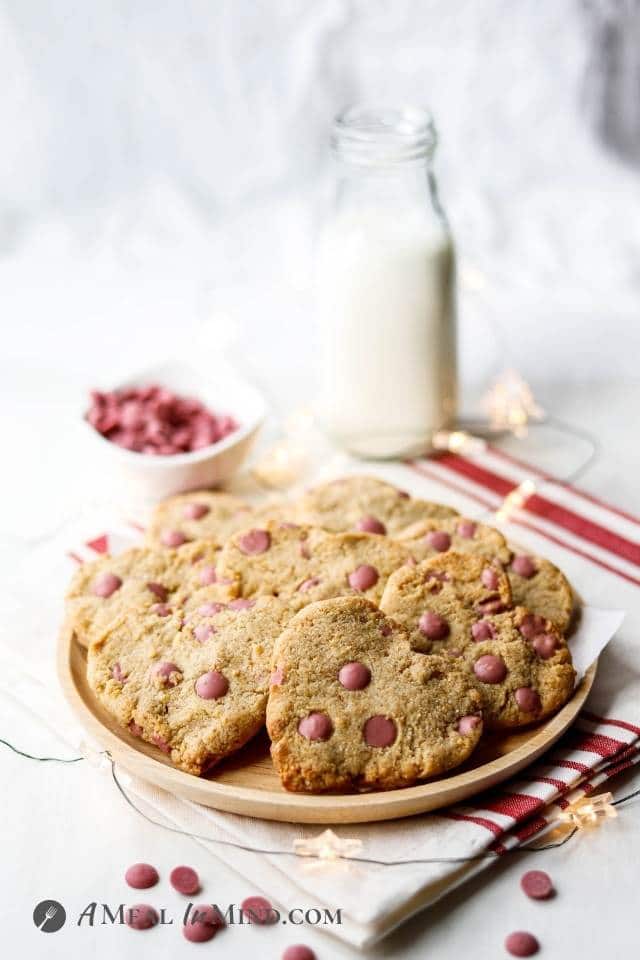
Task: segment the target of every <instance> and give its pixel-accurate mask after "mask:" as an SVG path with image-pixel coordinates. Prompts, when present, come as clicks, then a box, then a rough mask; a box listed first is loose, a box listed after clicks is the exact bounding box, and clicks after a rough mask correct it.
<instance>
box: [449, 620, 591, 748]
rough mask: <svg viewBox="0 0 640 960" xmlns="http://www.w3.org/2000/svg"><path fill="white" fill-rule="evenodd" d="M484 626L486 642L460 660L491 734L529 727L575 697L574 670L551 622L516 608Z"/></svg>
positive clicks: (479, 642) (471, 647)
mask: <svg viewBox="0 0 640 960" xmlns="http://www.w3.org/2000/svg"><path fill="white" fill-rule="evenodd" d="M480 623H481V624H482V625H483V627H484V628H485V629H484V630H483V639H479V640H477V641H476V642H475V643H473V644H470V645H468V646H467V647H466V649H465V650H464V652H463V654H462V658H461V659H462V660H464V662H465V663H467V665H468V668H469V671H470V674H471V675H472V676H474V677H475V678H476V681H477V684H478V690H479V691H480V695H481V697H482V713H483V717H484V722H485V725H486V727H487V729H488V730H501V729H507V728H512V727H522V726H526V725H527V724H530V723H535V722H537V721H538V720H542V719H544V717H548V716H549V715H550V714H552V713H555V712H556V711H557V710H559V709H560V707H561V706H562V705H563V704H564V703H566V702H567V700H568V699H569V697H570V696H571V694H572V693H573V687H574V683H575V670H574V669H573V664H572V662H571V654H570V652H569V648H568V646H567V644H566V642H565V640H564V639H563V637H562V634H561V633H560V632H559V631H558V630H557V629H556V627H555V626H554V625H553V624H552V623H551V621H549V620H546V621H545V620H543V619H542V618H540V617H537V616H536V615H535V614H533V613H532V612H531V611H529V610H526V609H525V608H524V607H516V609H515V610H508V611H506V612H505V613H499V614H496V615H491V616H488V617H486V618H485V619H483V620H482V621H480Z"/></svg>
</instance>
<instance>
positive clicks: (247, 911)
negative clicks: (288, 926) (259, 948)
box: [240, 897, 278, 926]
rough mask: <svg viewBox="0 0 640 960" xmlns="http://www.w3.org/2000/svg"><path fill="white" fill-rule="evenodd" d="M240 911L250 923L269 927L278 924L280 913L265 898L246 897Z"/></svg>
mask: <svg viewBox="0 0 640 960" xmlns="http://www.w3.org/2000/svg"><path fill="white" fill-rule="evenodd" d="M240 909H241V910H242V913H243V914H244V917H245V919H247V920H248V921H249V923H257V924H259V925H260V926H268V925H270V924H272V923H277V922H278V913H277V911H276V910H274V909H273V907H272V906H271V904H270V903H269V901H268V900H266V899H265V898H264V897H246V898H245V899H244V900H243V901H242V903H241V904H240Z"/></svg>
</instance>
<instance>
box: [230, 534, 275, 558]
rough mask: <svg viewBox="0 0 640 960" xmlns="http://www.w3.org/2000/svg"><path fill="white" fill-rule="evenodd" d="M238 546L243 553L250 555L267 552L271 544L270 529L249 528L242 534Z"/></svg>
mask: <svg viewBox="0 0 640 960" xmlns="http://www.w3.org/2000/svg"><path fill="white" fill-rule="evenodd" d="M238 546H239V547H240V549H241V550H242V552H243V553H246V554H249V555H254V554H257V553H266V552H267V550H268V549H269V547H270V546H271V534H270V533H269V531H268V530H249V531H248V532H247V533H243V534H242V536H241V537H240V539H239V540H238Z"/></svg>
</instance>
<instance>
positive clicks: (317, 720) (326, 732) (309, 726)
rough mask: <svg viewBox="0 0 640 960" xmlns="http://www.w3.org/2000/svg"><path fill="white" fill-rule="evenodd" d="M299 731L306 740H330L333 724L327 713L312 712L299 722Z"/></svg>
mask: <svg viewBox="0 0 640 960" xmlns="http://www.w3.org/2000/svg"><path fill="white" fill-rule="evenodd" d="M298 733H299V734H300V736H302V737H304V738H305V739H306V740H328V739H329V737H330V736H331V734H332V733H333V724H332V723H331V720H330V719H329V717H328V716H327V715H326V713H317V712H316V713H310V714H309V715H308V716H306V717H303V718H302V720H300V722H299V723H298Z"/></svg>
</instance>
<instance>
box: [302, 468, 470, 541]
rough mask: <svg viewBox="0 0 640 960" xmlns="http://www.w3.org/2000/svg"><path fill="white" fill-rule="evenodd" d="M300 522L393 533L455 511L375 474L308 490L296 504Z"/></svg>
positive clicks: (338, 528) (391, 534) (335, 527)
mask: <svg viewBox="0 0 640 960" xmlns="http://www.w3.org/2000/svg"><path fill="white" fill-rule="evenodd" d="M295 510H296V519H297V520H298V522H299V523H303V524H308V525H310V526H317V527H323V528H324V529H325V530H330V531H332V532H334V533H340V532H343V531H348V530H353V531H361V532H364V533H379V534H385V533H386V534H389V536H395V535H396V534H398V533H399V532H400V531H401V530H404V528H405V527H408V526H409V525H410V524H412V523H416V522H417V521H418V520H425V519H427V518H429V517H451V516H455V515H456V511H455V510H453V509H452V508H451V507H447V506H445V505H444V504H441V503H432V502H430V501H428V500H417V499H414V498H413V497H410V496H409V495H408V494H407V493H405V492H404V491H403V490H398V488H397V487H394V486H392V485H391V484H390V483H385V482H384V481H383V480H377V479H376V478H375V477H366V476H351V477H341V478H340V479H339V480H333V481H331V482H330V483H323V484H322V485H321V486H319V487H315V488H314V489H313V490H309V491H308V492H307V493H306V494H305V495H304V496H303V497H302V498H301V499H300V500H299V501H298V502H297V504H296V507H295Z"/></svg>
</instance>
